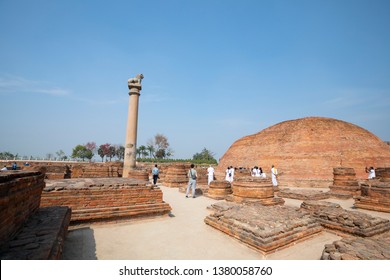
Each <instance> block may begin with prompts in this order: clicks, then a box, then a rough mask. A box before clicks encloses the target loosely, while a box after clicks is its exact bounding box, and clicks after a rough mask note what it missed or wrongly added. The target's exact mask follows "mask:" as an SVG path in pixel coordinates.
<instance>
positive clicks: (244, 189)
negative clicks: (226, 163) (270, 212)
mask: <svg viewBox="0 0 390 280" xmlns="http://www.w3.org/2000/svg"><path fill="white" fill-rule="evenodd" d="M232 190H233V197H232V199H233V201H235V202H248V201H252V202H259V203H260V204H262V205H278V204H279V205H281V204H284V200H283V199H282V198H279V197H275V196H274V187H273V185H272V181H271V180H270V179H263V178H259V177H251V176H246V177H238V178H236V179H234V181H233V183H232Z"/></svg>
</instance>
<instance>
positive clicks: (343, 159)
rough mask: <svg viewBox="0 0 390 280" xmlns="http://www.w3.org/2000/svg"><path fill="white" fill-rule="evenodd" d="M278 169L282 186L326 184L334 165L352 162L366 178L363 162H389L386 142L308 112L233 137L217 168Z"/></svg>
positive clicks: (220, 173)
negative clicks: (304, 114) (312, 115)
mask: <svg viewBox="0 0 390 280" xmlns="http://www.w3.org/2000/svg"><path fill="white" fill-rule="evenodd" d="M273 164H274V165H276V168H277V169H278V172H279V174H280V175H279V177H278V182H279V185H280V186H281V187H301V188H303V187H314V188H315V187H325V188H327V187H329V186H330V185H332V180H333V173H332V170H333V168H334V167H350V168H353V169H354V170H355V172H356V178H357V180H364V179H366V178H367V174H366V173H365V167H366V166H368V167H370V166H374V167H389V166H390V146H389V145H387V144H386V143H384V142H383V141H382V140H381V139H379V138H378V137H377V136H375V135H374V134H372V133H371V132H369V131H367V130H365V129H363V128H361V127H359V126H356V125H354V124H351V123H348V122H344V121H341V120H336V119H331V118H323V117H307V118H301V119H296V120H289V121H284V122H281V123H278V124H276V125H273V126H271V127H268V128H266V129H264V130H262V131H260V132H258V133H256V134H253V135H248V136H244V137H242V138H240V139H238V140H237V141H235V142H234V143H233V144H232V145H231V146H230V148H229V149H228V150H227V151H226V152H225V154H224V155H223V156H222V158H221V159H220V161H219V164H218V168H216V170H215V171H216V177H217V179H219V180H221V179H223V178H224V176H225V170H226V168H227V166H233V167H237V168H246V169H250V168H253V167H254V166H259V167H262V169H263V171H264V172H266V174H267V177H268V178H269V177H270V169H271V165H273Z"/></svg>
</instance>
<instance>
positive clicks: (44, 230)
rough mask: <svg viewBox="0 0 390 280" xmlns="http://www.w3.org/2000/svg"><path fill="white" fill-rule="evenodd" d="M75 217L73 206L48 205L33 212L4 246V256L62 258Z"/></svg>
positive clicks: (4, 258)
mask: <svg viewBox="0 0 390 280" xmlns="http://www.w3.org/2000/svg"><path fill="white" fill-rule="evenodd" d="M70 217H71V209H70V208H69V207H44V208H40V209H39V210H38V211H36V212H35V213H34V214H32V215H31V216H30V217H29V218H28V219H27V220H26V221H25V223H24V224H23V227H22V229H21V230H20V232H19V233H18V235H16V236H15V237H14V238H13V239H12V240H10V241H9V242H7V243H6V244H4V245H3V246H2V250H1V251H0V259H2V260H58V259H61V258H62V250H63V247H64V242H65V237H66V235H67V232H68V226H69V222H70Z"/></svg>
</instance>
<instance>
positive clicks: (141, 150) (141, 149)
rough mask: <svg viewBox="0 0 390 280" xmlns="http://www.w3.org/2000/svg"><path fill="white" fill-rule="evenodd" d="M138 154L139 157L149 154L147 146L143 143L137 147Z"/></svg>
mask: <svg viewBox="0 0 390 280" xmlns="http://www.w3.org/2000/svg"><path fill="white" fill-rule="evenodd" d="M137 154H138V155H139V157H142V158H144V157H146V156H147V155H148V152H147V150H146V147H145V146H144V145H141V146H139V147H138V148H137Z"/></svg>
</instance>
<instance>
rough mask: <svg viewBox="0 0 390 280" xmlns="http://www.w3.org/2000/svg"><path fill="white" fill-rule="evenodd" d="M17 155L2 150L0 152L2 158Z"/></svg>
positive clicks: (12, 157) (10, 157)
mask: <svg viewBox="0 0 390 280" xmlns="http://www.w3.org/2000/svg"><path fill="white" fill-rule="evenodd" d="M15 157H17V155H14V154H12V153H10V152H1V153H0V159H7V160H8V159H14V158H15Z"/></svg>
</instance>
